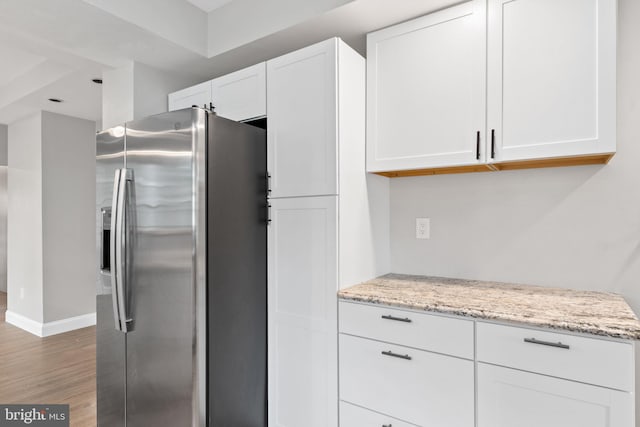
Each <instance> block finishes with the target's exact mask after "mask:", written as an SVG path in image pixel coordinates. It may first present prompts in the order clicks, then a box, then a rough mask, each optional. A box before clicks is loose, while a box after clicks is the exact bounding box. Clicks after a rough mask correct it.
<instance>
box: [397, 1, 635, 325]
mask: <svg viewBox="0 0 640 427" xmlns="http://www.w3.org/2000/svg"><path fill="white" fill-rule="evenodd" d="M619 9H620V12H619V46H618V152H617V154H616V156H615V157H614V158H613V159H612V161H611V162H610V164H609V165H606V166H582V167H570V168H555V169H537V170H527V171H511V172H499V173H498V172H496V173H476V174H464V175H444V176H429V177H418V178H396V179H393V180H392V182H391V209H392V210H391V253H392V262H391V263H392V270H393V271H394V272H398V273H415V274H425V275H440V276H451V277H462V278H473V279H487V280H501V281H509V282H518V283H527V284H538V285H547V286H561V287H569V288H577V289H596V290H605V291H612V292H618V293H621V294H623V295H624V296H625V298H626V299H627V301H628V302H629V303H630V304H631V306H632V307H633V308H634V310H635V311H636V313H639V314H640V286H639V281H640V166H639V164H638V160H639V159H640V79H639V78H638V76H640V49H638V43H637V42H638V40H640V26H638V24H637V23H638V22H640V2H638V1H637V0H620V3H619ZM416 217H429V218H431V226H432V230H431V240H416V239H415V218H416Z"/></svg>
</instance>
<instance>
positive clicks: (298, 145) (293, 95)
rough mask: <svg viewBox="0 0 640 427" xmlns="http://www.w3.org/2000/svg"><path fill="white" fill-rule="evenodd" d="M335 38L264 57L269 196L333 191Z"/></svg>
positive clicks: (302, 194) (329, 192)
mask: <svg viewBox="0 0 640 427" xmlns="http://www.w3.org/2000/svg"><path fill="white" fill-rule="evenodd" d="M336 58H337V39H331V40H327V41H325V42H322V43H318V44H315V45H312V46H309V47H307V48H304V49H301V50H298V51H295V52H293V53H290V54H288V55H284V56H281V57H279V58H276V59H273V60H271V61H268V62H267V91H268V93H269V97H268V100H267V112H268V116H269V126H268V129H267V165H268V170H269V173H270V174H271V177H272V178H271V196H272V197H292V196H317V195H328V194H337V192H338V189H337V179H336V166H337V154H336V153H337V150H336V143H337V137H336V135H337V129H336V122H337V120H336V116H337V108H336V99H337V95H336V91H337V84H336V79H337V59H336Z"/></svg>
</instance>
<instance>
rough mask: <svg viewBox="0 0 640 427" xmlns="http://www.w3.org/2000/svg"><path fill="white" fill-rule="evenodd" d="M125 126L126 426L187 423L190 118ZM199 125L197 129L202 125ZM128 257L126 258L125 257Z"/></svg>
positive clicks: (191, 348)
mask: <svg viewBox="0 0 640 427" xmlns="http://www.w3.org/2000/svg"><path fill="white" fill-rule="evenodd" d="M198 111H199V110H195V109H188V110H180V111H176V112H171V113H166V114H160V115H157V116H152V117H149V118H146V119H142V120H138V121H134V122H130V123H127V168H128V169H131V170H133V174H134V177H135V180H134V181H133V182H134V185H133V191H134V192H135V197H134V198H130V200H131V203H132V205H133V206H134V209H135V216H136V225H135V230H134V231H135V233H134V234H135V240H134V241H132V242H129V245H128V249H127V252H128V255H127V259H128V263H129V265H130V272H129V274H130V278H129V283H128V286H127V288H128V293H129V295H128V298H129V299H128V306H129V315H130V317H131V318H132V322H131V323H130V328H131V330H130V331H129V332H128V333H127V334H126V336H127V350H126V352H127V426H128V427H143V426H144V427H146V426H150V425H166V426H175V427H181V426H193V425H197V424H196V423H197V421H196V420H194V419H193V414H192V411H193V404H194V389H193V386H194V384H193V375H194V371H195V370H196V366H194V353H195V352H196V351H197V343H196V339H195V331H196V328H195V303H196V298H195V286H194V275H195V269H194V220H195V213H194V204H195V200H194V193H195V191H194V165H193V164H194V151H193V144H194V141H193V138H194V136H193V135H194V127H197V126H198V124H197V123H196V124H194V117H196V116H197V115H198ZM202 126H204V125H202ZM129 254H130V257H129Z"/></svg>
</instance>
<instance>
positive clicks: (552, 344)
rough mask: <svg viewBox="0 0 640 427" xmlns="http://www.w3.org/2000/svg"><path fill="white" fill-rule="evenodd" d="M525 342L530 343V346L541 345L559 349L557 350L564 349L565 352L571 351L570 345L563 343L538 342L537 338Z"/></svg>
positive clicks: (526, 339)
mask: <svg viewBox="0 0 640 427" xmlns="http://www.w3.org/2000/svg"><path fill="white" fill-rule="evenodd" d="M524 342H527V343H530V344H539V345H546V346H549V347H557V348H563V349H565V350H569V348H570V347H569V345H567V344H562V343H561V342H551V341H540V340H537V339H535V338H525V339H524Z"/></svg>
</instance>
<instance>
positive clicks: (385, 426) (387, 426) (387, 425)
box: [382, 424, 393, 427]
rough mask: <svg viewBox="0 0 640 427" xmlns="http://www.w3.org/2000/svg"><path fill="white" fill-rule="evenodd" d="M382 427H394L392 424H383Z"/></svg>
mask: <svg viewBox="0 0 640 427" xmlns="http://www.w3.org/2000/svg"><path fill="white" fill-rule="evenodd" d="M382 427H393V426H392V425H391V424H382Z"/></svg>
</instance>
